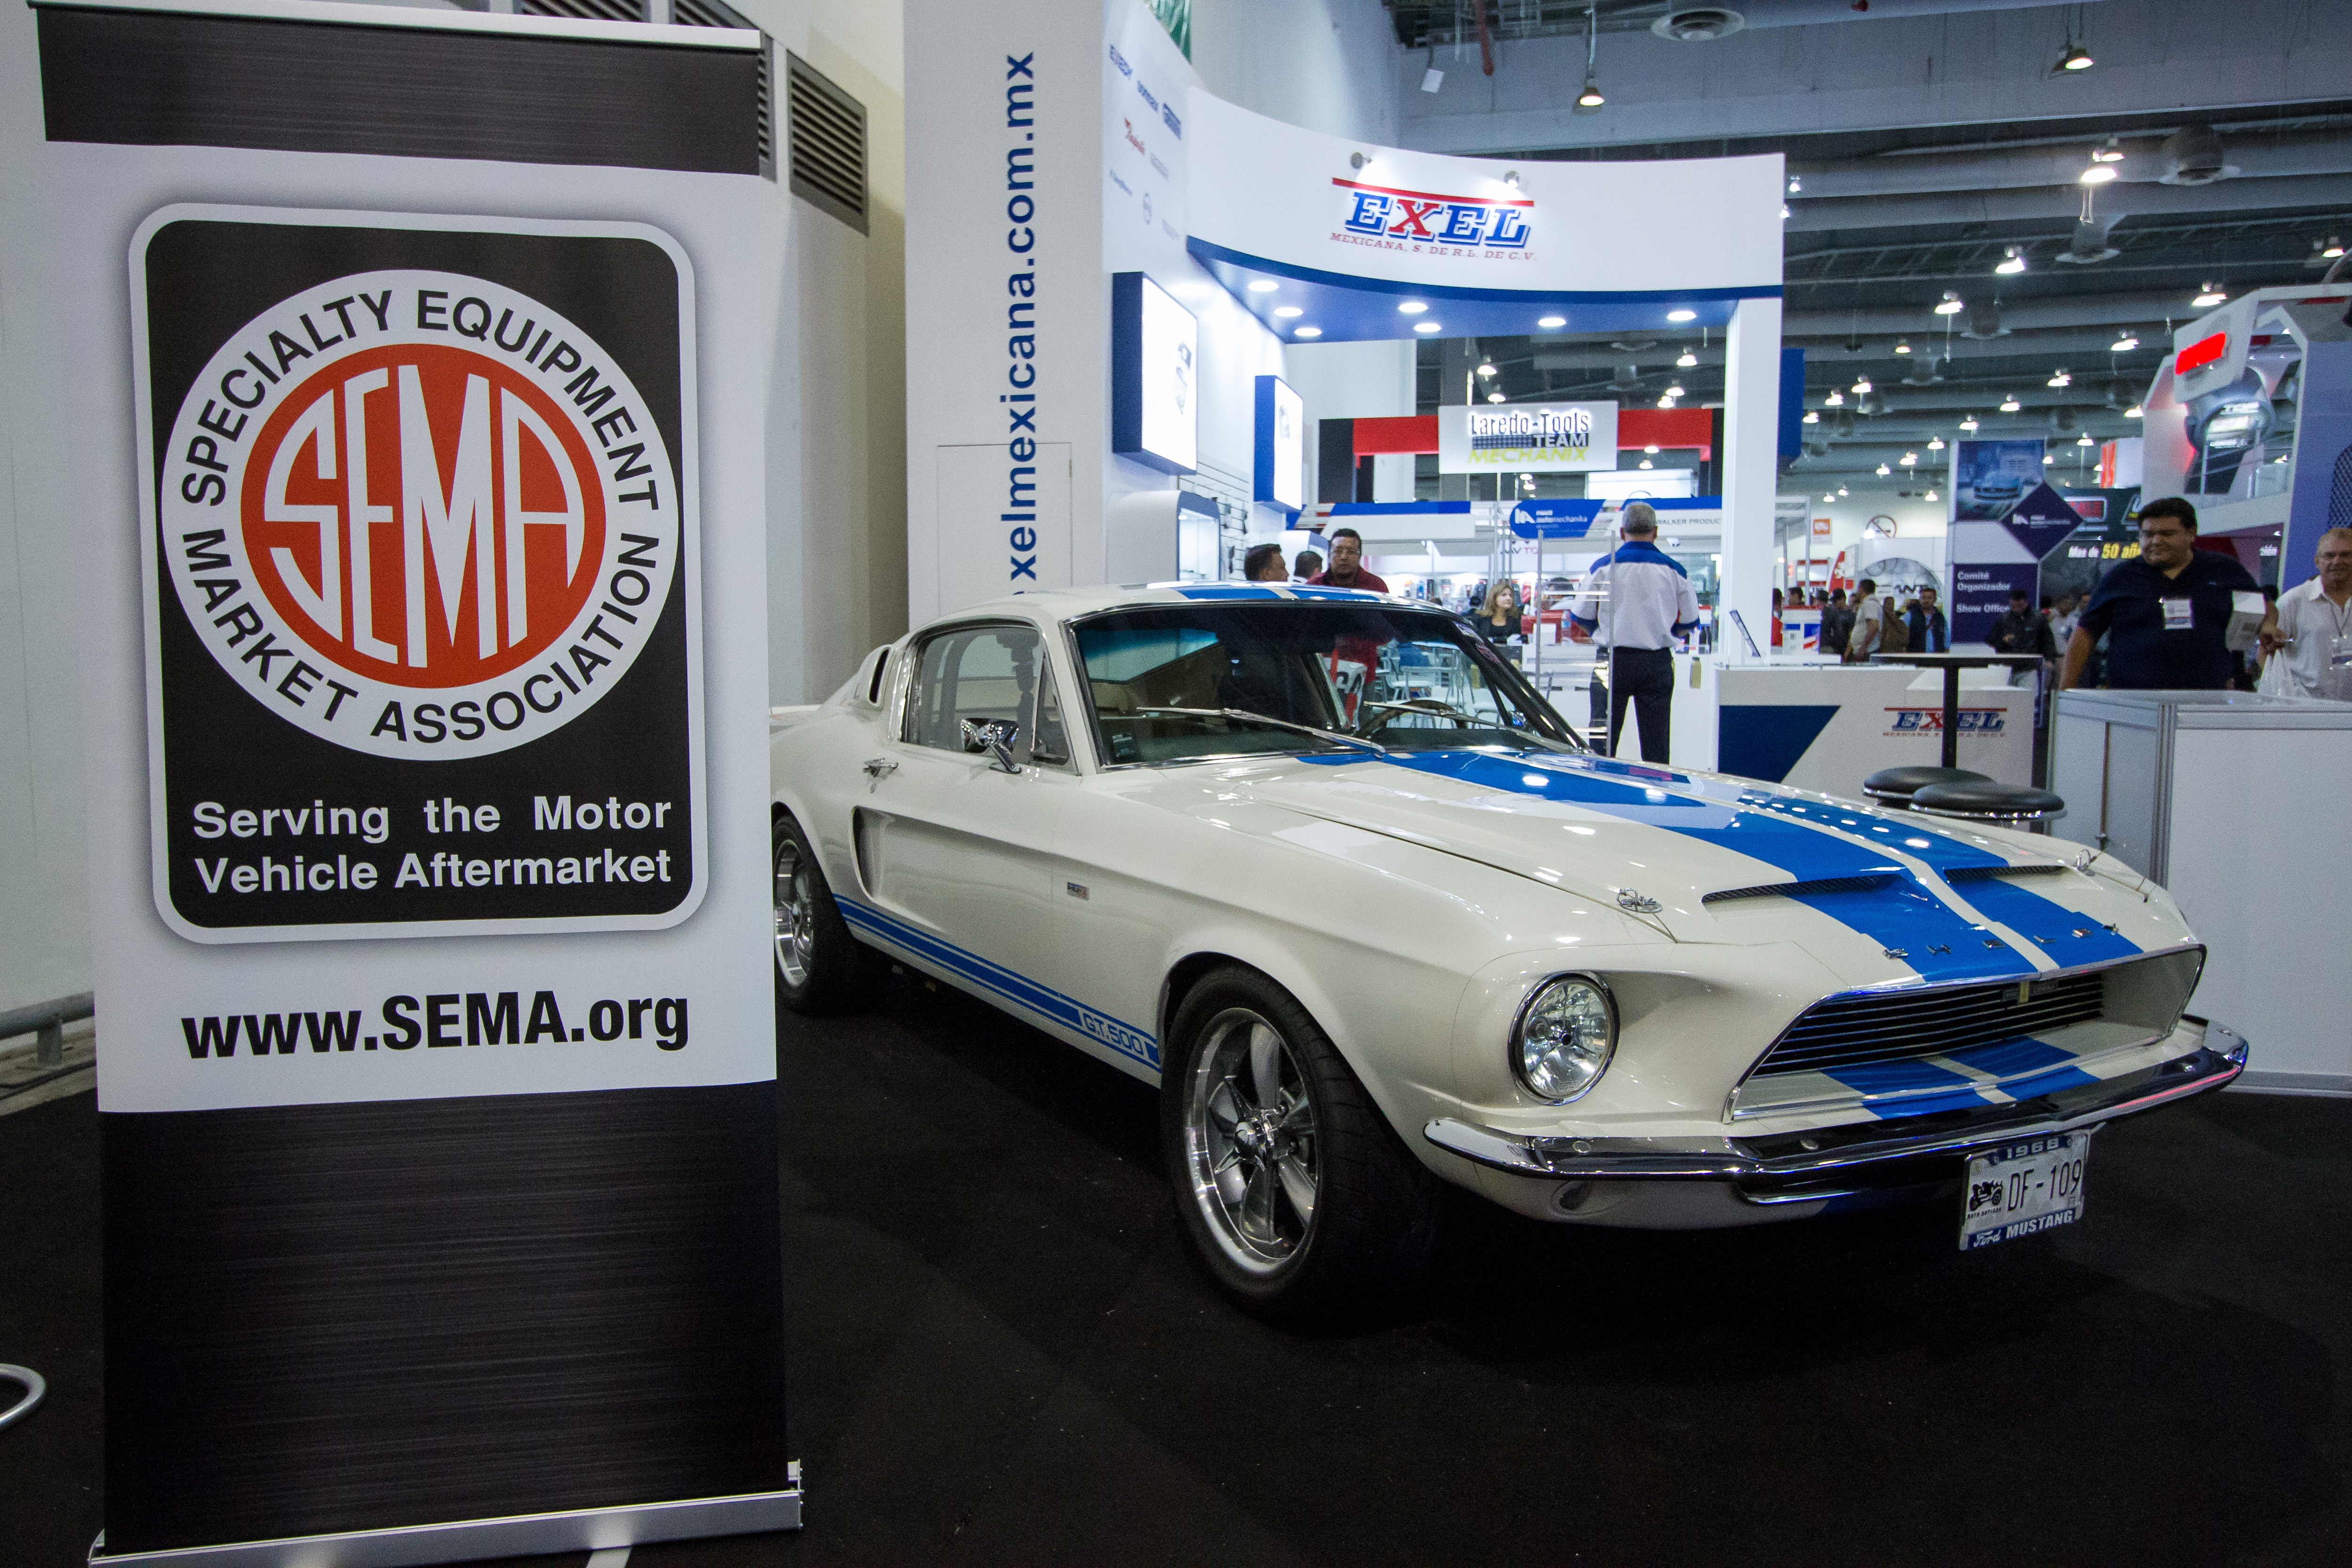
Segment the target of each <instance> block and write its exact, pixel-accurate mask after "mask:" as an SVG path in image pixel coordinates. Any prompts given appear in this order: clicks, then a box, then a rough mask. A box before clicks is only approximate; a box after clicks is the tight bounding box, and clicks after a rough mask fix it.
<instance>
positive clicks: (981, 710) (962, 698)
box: [899, 626, 1070, 765]
mask: <svg viewBox="0 0 2352 1568" xmlns="http://www.w3.org/2000/svg"><path fill="white" fill-rule="evenodd" d="M899 738H900V739H901V740H903V741H906V742H908V743H909V744H910V745H917V746H929V747H932V748H935V749H937V750H939V751H942V752H962V753H966V754H971V755H979V756H986V755H989V754H991V753H992V742H996V741H1002V742H1003V743H1004V745H1005V747H1006V749H1007V750H1008V751H1010V752H1012V753H1013V758H1014V760H1015V761H1018V762H1024V763H1026V762H1032V761H1034V762H1037V763H1051V764H1055V765H1065V764H1066V763H1068V761H1069V755H1070V745H1069V739H1068V735H1067V732H1066V730H1065V728H1064V726H1063V722H1062V710H1061V703H1060V701H1059V700H1058V698H1057V696H1056V694H1055V690H1054V680H1053V671H1052V669H1051V668H1050V667H1049V666H1048V665H1047V663H1046V661H1045V647H1044V643H1043V641H1042V639H1041V638H1040V637H1038V635H1037V631H1036V628H1034V626H962V627H958V628H955V629H953V630H950V631H945V632H941V633H940V634H939V635H938V636H936V637H930V638H928V639H926V640H925V641H924V642H923V644H922V645H921V646H920V647H918V648H917V649H916V650H915V654H914V676H913V679H910V680H909V681H908V689H907V711H906V716H905V718H904V719H903V721H901V723H900V727H899Z"/></svg>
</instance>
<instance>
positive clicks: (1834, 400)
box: [1822, 392, 1845, 408]
mask: <svg viewBox="0 0 2352 1568" xmlns="http://www.w3.org/2000/svg"><path fill="white" fill-rule="evenodd" d="M1844 406H1845V394H1844V393H1843V392H1832V393H1831V394H1830V395H1828V396H1827V397H1824V398H1822V407H1824V408H1843V407H1844Z"/></svg>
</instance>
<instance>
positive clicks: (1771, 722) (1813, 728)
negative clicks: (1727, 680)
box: [1715, 702, 1838, 784]
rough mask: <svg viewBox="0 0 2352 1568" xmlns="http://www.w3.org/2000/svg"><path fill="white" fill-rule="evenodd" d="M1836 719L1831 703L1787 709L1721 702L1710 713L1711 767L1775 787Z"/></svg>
mask: <svg viewBox="0 0 2352 1568" xmlns="http://www.w3.org/2000/svg"><path fill="white" fill-rule="evenodd" d="M1837 716H1838V705H1837V704H1836V703H1834V702H1831V703H1822V704H1812V703H1807V704H1803V705H1800V706H1792V707H1780V706H1768V705H1766V704H1763V703H1750V702H1727V703H1725V704H1723V706H1722V707H1720V708H1718V709H1717V710H1716V715H1715V755H1716V763H1715V765H1716V766H1717V767H1718V768H1720V769H1722V770H1723V771H1724V772H1725V773H1738V775H1739V776H1740V777H1741V778H1748V779H1762V780H1763V781H1764V782H1765V783H1767V784H1779V783H1780V781H1781V780H1782V779H1784V778H1787V777H1788V776H1789V770H1790V768H1793V767H1795V766H1796V765H1797V760H1798V759H1799V758H1800V757H1802V756H1803V755H1804V754H1805V752H1806V750H1807V748H1809V747H1811V745H1812V743H1813V742H1815V741H1818V740H1820V739H1821V736H1822V731H1823V730H1826V729H1828V728H1829V726H1830V721H1831V720H1832V719H1834V718H1836V717H1837Z"/></svg>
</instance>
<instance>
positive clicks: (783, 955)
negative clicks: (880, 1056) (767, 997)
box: [768, 810, 884, 1017]
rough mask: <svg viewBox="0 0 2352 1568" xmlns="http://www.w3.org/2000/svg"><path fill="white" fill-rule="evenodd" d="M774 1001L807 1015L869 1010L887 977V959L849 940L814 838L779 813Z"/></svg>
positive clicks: (773, 871)
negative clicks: (811, 843)
mask: <svg viewBox="0 0 2352 1568" xmlns="http://www.w3.org/2000/svg"><path fill="white" fill-rule="evenodd" d="M768 869H769V879H768V880H769V888H770V902H771V903H772V905H773V908H774V915H775V931H774V935H773V938H772V941H771V942H770V943H769V952H770V954H771V956H772V960H773V963H774V964H775V971H776V1000H777V1001H778V1002H780V1003H782V1005H785V1006H787V1007H789V1008H791V1009H792V1010H793V1012H795V1013H799V1014H802V1015H803V1016H808V1017H824V1016H829V1015H832V1014H836V1013H847V1012H852V1011H855V1010H856V1009H858V1008H860V1007H863V1006H865V1005H866V1004H867V1002H868V1001H870V1000H871V999H872V997H873V994H874V993H875V991H876V990H877V988H879V986H880V985H881V984H882V981H883V975H884V961H883V958H882V955H881V954H880V953H878V952H875V951H874V949H872V948H870V947H867V946H866V944H865V943H864V942H859V941H858V940H857V939H856V937H854V936H852V935H850V933H849V925H848V922H847V921H844V920H843V919H842V918H841V906H840V905H839V904H837V903H835V902H834V899H833V889H832V888H831V887H829V886H827V885H826V883H825V879H824V870H823V869H822V868H820V867H819V866H818V865H817V860H816V856H815V854H814V852H813V851H812V850H811V849H810V848H809V842H808V837H807V836H806V835H805V834H803V833H802V831H801V825H800V824H799V823H797V822H795V821H793V817H792V814H791V813H790V812H787V811H782V810H779V811H778V812H777V813H776V814H775V826H774V829H773V832H772V841H771V844H770V847H769V861H768Z"/></svg>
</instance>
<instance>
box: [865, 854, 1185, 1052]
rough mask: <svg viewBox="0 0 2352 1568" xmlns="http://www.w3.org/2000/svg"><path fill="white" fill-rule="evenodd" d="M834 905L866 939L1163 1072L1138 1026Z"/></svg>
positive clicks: (891, 920)
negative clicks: (885, 944) (900, 951)
mask: <svg viewBox="0 0 2352 1568" xmlns="http://www.w3.org/2000/svg"><path fill="white" fill-rule="evenodd" d="M834 902H835V904H837V905H838V906H839V907H840V909H841V917H842V919H843V920H845V921H848V922H849V924H850V925H852V926H854V927H856V929H857V931H859V932H861V933H862V934H864V935H866V936H870V937H875V938H877V939H879V940H881V941H883V942H889V943H891V944H892V945H893V946H896V947H898V948H901V949H903V950H905V951H906V952H910V953H913V954H914V955H915V956H917V957H919V958H925V959H929V961H930V962H931V963H936V964H938V965H939V966H940V968H942V969H946V970H950V971H952V972H953V973H957V974H961V975H962V976H963V977H964V978H965V979H967V980H970V981H971V982H972V983H973V984H976V985H978V986H980V987H981V988H982V989H983V990H986V991H989V992H992V993H993V994H996V995H998V996H1001V997H1003V999H1004V1000H1005V1001H1007V1002H1010V1003H1012V1004H1013V1005H1015V1006H1017V1007H1021V1008H1023V1009H1025V1010H1026V1011H1028V1012H1031V1013H1034V1014H1036V1015H1037V1016H1039V1017H1041V1018H1045V1019H1049V1020H1051V1021H1052V1022H1054V1023H1056V1024H1059V1025H1061V1026H1063V1027H1064V1028H1066V1029H1075V1030H1076V1031H1077V1032H1078V1033H1079V1034H1082V1035H1084V1036H1086V1037H1087V1038H1089V1039H1093V1040H1098V1041H1100V1042H1101V1043H1102V1044H1104V1045H1106V1046H1108V1047H1110V1048H1111V1049H1113V1050H1115V1051H1117V1052H1118V1053H1119V1054H1120V1055H1121V1056H1126V1057H1131V1058H1134V1059H1135V1060H1137V1061H1139V1062H1141V1063H1142V1064H1143V1065H1144V1066H1146V1067H1148V1068H1155V1069H1156V1068H1158V1067H1159V1066H1160V1042H1159V1041H1157V1040H1155V1039H1153V1038H1152V1037H1151V1036H1150V1035H1149V1034H1147V1033H1145V1032H1144V1031H1143V1030H1141V1029H1139V1028H1136V1027H1135V1026H1133V1025H1130V1024H1122V1023H1120V1022H1119V1021H1118V1019H1116V1018H1114V1017H1112V1016H1110V1015H1109V1014H1108V1013H1102V1012H1097V1010H1096V1009H1094V1008H1092V1007H1089V1006H1087V1005H1086V1004H1085V1003H1083V1002H1081V1001H1079V1000H1077V999H1076V997H1073V996H1065V995H1063V994H1061V993H1060V992H1058V991H1055V990H1054V989H1053V988H1052V987H1050V986H1045V985H1040V984H1037V983H1036V982H1035V981H1034V980H1031V979H1029V978H1028V977H1027V976H1026V975H1023V974H1019V973H1015V972H1013V970H1010V969H1007V968H1005V967H1004V966H1003V964H999V963H990V962H989V961H988V960H986V959H984V958H982V957H981V956H980V955H978V954H977V953H971V952H965V951H964V950H963V949H962V948H960V947H958V946H956V945H955V944H954V943H952V942H942V941H941V940H940V939H939V938H938V937H935V936H933V935H931V934H930V933H929V932H928V931H922V930H920V929H919V928H917V927H915V926H912V925H909V924H908V923H907V922H906V921H902V920H899V919H898V918H897V917H896V916H894V915H887V914H885V913H883V912H882V911H881V910H877V909H875V908H873V907H872V906H871V905H868V904H861V903H859V902H857V901H856V900H853V899H845V898H843V897H841V896H840V895H839V894H835V896H834Z"/></svg>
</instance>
